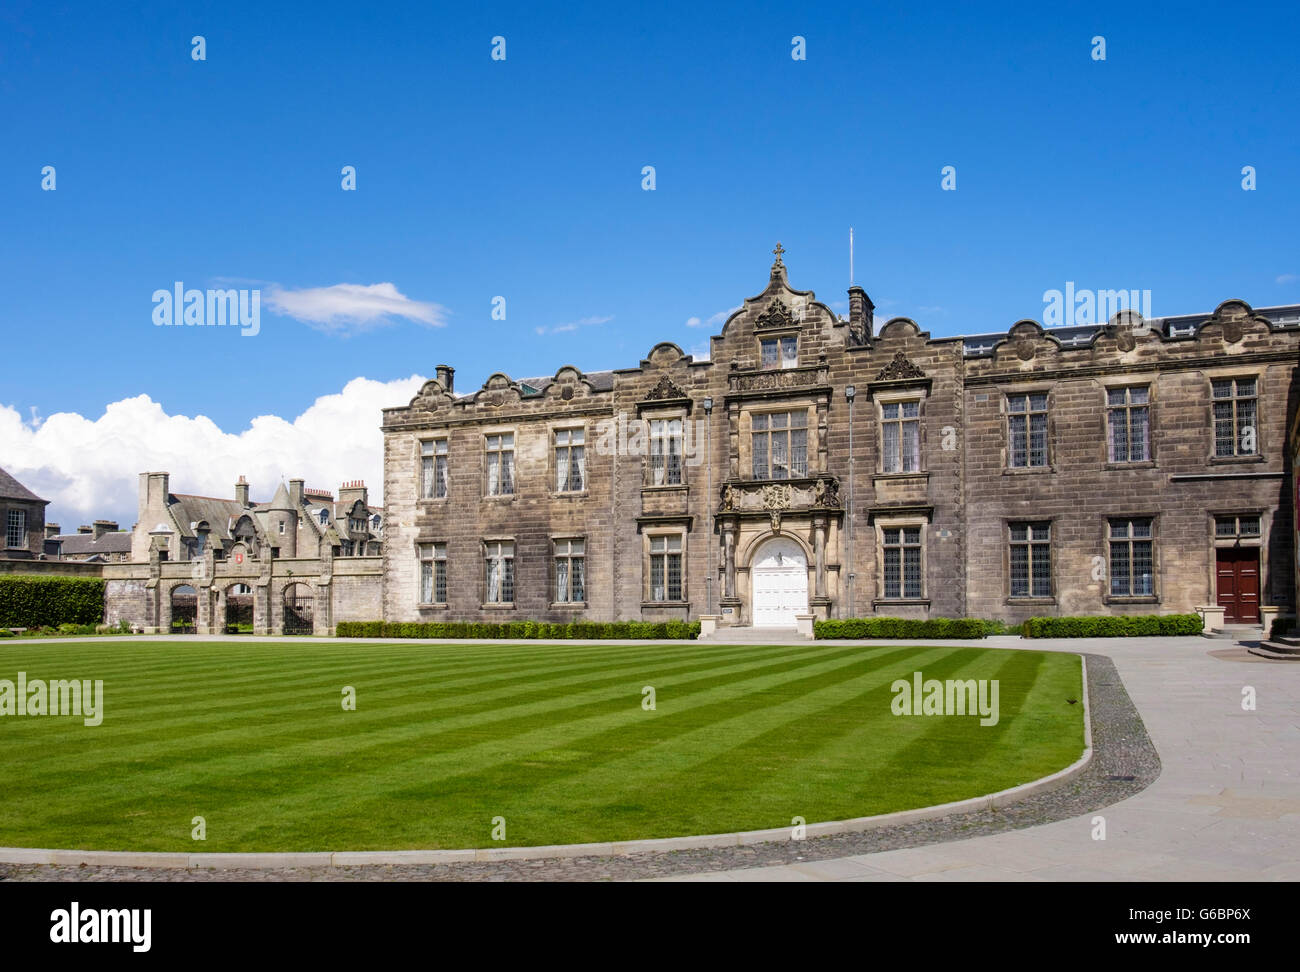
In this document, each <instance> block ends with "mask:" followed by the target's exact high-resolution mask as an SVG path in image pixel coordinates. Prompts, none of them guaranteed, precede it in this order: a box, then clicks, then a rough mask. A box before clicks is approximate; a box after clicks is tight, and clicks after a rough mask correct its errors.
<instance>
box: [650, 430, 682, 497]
mask: <svg viewBox="0 0 1300 972" xmlns="http://www.w3.org/2000/svg"><path fill="white" fill-rule="evenodd" d="M649 458H650V465H649V466H648V467H647V477H646V482H647V483H649V484H650V485H651V486H680V485H681V483H682V420H681V419H679V418H674V419H651V420H650V456H649Z"/></svg>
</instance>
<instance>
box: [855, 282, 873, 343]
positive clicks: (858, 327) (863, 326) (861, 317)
mask: <svg viewBox="0 0 1300 972" xmlns="http://www.w3.org/2000/svg"><path fill="white" fill-rule="evenodd" d="M875 309H876V305H875V304H873V303H872V302H871V298H870V297H868V296H867V292H866V291H865V290H863V289H862V288H861V287H850V288H849V330H850V331H851V332H852V333H853V335H854V338H855V339H856V340H857V342H858V343H859V344H865V343H866V342H867V341H869V340H871V338H872V337H873V336H874V335H873V334H872V329H873V328H874V326H875V323H874V317H873V315H872V311H874V310H875Z"/></svg>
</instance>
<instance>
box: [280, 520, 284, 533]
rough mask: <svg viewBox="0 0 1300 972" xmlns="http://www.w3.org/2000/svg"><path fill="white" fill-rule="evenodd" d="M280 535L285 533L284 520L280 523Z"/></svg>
mask: <svg viewBox="0 0 1300 972" xmlns="http://www.w3.org/2000/svg"><path fill="white" fill-rule="evenodd" d="M280 533H281V534H283V533H284V520H281V521H280Z"/></svg>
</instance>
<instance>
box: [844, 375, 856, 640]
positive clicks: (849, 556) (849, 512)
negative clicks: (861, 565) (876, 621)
mask: <svg viewBox="0 0 1300 972" xmlns="http://www.w3.org/2000/svg"><path fill="white" fill-rule="evenodd" d="M857 391H858V390H857V389H856V388H854V387H853V386H852V385H847V386H845V388H844V397H845V398H846V399H848V402H849V501H848V503H846V504H845V515H846V516H847V517H848V520H849V546H848V550H847V551H846V552H845V556H844V565H845V566H846V567H847V568H848V574H849V614H848V616H849V617H851V618H852V617H856V615H855V614H854V606H853V594H854V591H853V588H854V583H853V582H854V580H855V579H856V578H855V577H854V576H853V399H854V397H855V396H856V395H857Z"/></svg>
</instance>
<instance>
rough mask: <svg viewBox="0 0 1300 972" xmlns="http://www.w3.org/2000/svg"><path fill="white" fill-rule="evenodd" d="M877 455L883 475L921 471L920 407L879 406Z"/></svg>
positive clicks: (916, 403) (915, 404)
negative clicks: (878, 446) (878, 453)
mask: <svg viewBox="0 0 1300 972" xmlns="http://www.w3.org/2000/svg"><path fill="white" fill-rule="evenodd" d="M880 436H881V439H880V441H881V449H880V454H881V456H882V458H883V462H884V467H883V470H882V471H883V472H887V473H897V472H916V471H917V470H919V469H920V468H921V403H920V402H919V401H914V402H885V403H884V404H883V405H881V406H880Z"/></svg>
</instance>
